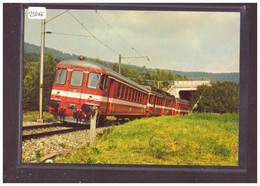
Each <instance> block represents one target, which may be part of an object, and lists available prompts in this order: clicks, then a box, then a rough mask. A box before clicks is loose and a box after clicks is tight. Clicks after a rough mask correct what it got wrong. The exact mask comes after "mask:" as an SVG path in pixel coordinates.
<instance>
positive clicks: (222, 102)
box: [191, 81, 239, 113]
mask: <svg viewBox="0 0 260 186" xmlns="http://www.w3.org/2000/svg"><path fill="white" fill-rule="evenodd" d="M200 96H202V99H201V100H200V102H199V104H198V107H197V109H196V110H197V111H198V112H214V113H232V112H236V113H238V110H239V86H238V84H237V83H234V82H228V81H224V82H219V81H218V82H216V83H212V84H211V86H206V85H202V86H200V87H198V89H197V91H195V92H194V93H193V94H192V96H191V104H192V105H194V104H195V103H196V102H197V100H198V99H199V97H200Z"/></svg>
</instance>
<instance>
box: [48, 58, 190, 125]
mask: <svg viewBox="0 0 260 186" xmlns="http://www.w3.org/2000/svg"><path fill="white" fill-rule="evenodd" d="M93 106H96V107H98V117H97V118H98V121H102V120H103V119H105V118H106V116H115V117H117V118H130V119H131V118H140V117H145V116H162V115H180V114H187V113H189V111H190V110H191V107H190V105H189V104H188V102H187V101H185V100H180V99H175V98H174V96H172V95H170V94H168V93H166V92H163V91H151V90H149V89H148V88H146V87H144V86H142V85H139V84H138V83H136V82H134V81H131V80H130V79H128V78H126V77H124V76H122V75H120V74H118V73H117V72H114V71H113V70H111V69H109V68H107V67H104V66H103V65H100V64H97V63H95V62H91V61H87V60H84V59H79V60H74V59H73V60H64V61H61V62H60V63H58V64H57V67H56V76H55V82H54V83H53V87H52V92H51V98H50V112H51V113H52V114H54V117H55V119H57V120H60V121H63V122H72V123H80V124H89V123H90V115H91V111H92V108H93ZM98 121H97V123H100V122H98Z"/></svg>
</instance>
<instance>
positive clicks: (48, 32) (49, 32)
mask: <svg viewBox="0 0 260 186" xmlns="http://www.w3.org/2000/svg"><path fill="white" fill-rule="evenodd" d="M45 33H46V34H57V35H68V36H78V37H92V36H90V35H79V34H69V33H59V32H51V31H47V32H45Z"/></svg>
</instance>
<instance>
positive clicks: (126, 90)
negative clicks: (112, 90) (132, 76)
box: [124, 87, 128, 99]
mask: <svg viewBox="0 0 260 186" xmlns="http://www.w3.org/2000/svg"><path fill="white" fill-rule="evenodd" d="M127 94H128V87H126V89H125V98H124V99H127Z"/></svg>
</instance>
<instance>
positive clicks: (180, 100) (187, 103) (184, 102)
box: [176, 98, 189, 105]
mask: <svg viewBox="0 0 260 186" xmlns="http://www.w3.org/2000/svg"><path fill="white" fill-rule="evenodd" d="M176 100H177V101H178V103H182V104H186V105H189V101H187V100H185V99H179V98H176Z"/></svg>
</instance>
